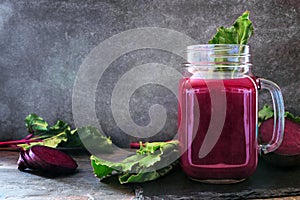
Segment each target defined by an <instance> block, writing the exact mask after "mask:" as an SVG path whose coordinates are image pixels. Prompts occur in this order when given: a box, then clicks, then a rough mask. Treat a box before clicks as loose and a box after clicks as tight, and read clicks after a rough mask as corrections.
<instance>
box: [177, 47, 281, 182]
mask: <svg viewBox="0 0 300 200" xmlns="http://www.w3.org/2000/svg"><path fill="white" fill-rule="evenodd" d="M189 48H191V49H192V50H191V51H188V61H189V64H187V65H186V67H187V70H188V72H189V76H187V77H185V78H183V79H181V80H180V84H179V112H178V113H179V123H180V126H179V141H180V150H181V166H182V168H183V170H184V172H185V173H186V174H187V175H188V176H189V177H190V178H192V179H194V180H198V181H202V182H209V183H233V182H239V181H241V180H244V179H245V178H247V177H249V176H250V175H251V174H252V173H253V172H254V171H255V169H256V167H257V160H258V152H259V151H260V152H262V153H268V152H271V151H273V150H275V149H276V148H277V147H278V146H279V145H280V143H281V140H282V136H283V129H282V128H283V123H282V120H284V117H283V116H282V115H283V114H282V111H283V110H284V108H283V102H282V96H281V93H280V90H275V89H274V88H276V87H272V88H271V89H270V86H271V85H272V86H274V85H273V83H272V82H270V81H267V80H265V79H256V78H254V77H253V76H252V75H251V73H250V65H251V64H250V63H248V59H245V57H246V56H247V55H248V50H249V49H248V46H246V45H244V46H243V47H241V46H239V45H227V46H226V45H218V46H216V45H196V46H190V47H188V50H189ZM244 51H246V52H244ZM243 52H244V53H243ZM189 54H190V55H189ZM220 55H221V56H220ZM220 57H221V58H222V59H220ZM236 57H237V59H234V58H236ZM216 58H217V59H216ZM258 81H259V82H260V83H261V87H262V88H265V89H268V90H269V91H270V92H271V93H274V94H276V95H273V96H276V97H274V102H275V104H274V106H275V107H277V108H278V110H279V112H280V113H279V114H277V120H278V123H277V124H276V127H277V128H276V130H274V137H273V140H272V141H270V143H271V144H265V145H258V143H257V120H258V116H257V112H258V103H257V102H258V84H257V82H258ZM266 83H268V84H266ZM273 90H274V91H273Z"/></svg>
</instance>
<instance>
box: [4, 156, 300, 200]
mask: <svg viewBox="0 0 300 200" xmlns="http://www.w3.org/2000/svg"><path fill="white" fill-rule="evenodd" d="M72 156H73V157H74V159H75V160H76V161H77V162H78V165H79V167H78V172H77V173H76V174H73V175H68V176H59V177H50V176H47V175H46V176H45V175H43V174H39V173H27V172H21V171H19V170H17V165H16V162H17V158H18V152H15V151H0V185H1V187H0V199H13V200H15V199H26V200H27V199H29V200H35V199H41V198H43V199H68V200H69V199H70V200H71V199H73V200H74V199H80V200H81V199H90V200H92V199H260V198H275V197H287V196H290V197H293V199H296V197H295V196H298V195H299V196H300V169H299V168H298V169H297V168H295V169H280V168H277V167H274V166H272V165H270V164H268V163H266V162H265V161H264V160H260V161H259V165H258V168H257V170H256V172H255V173H254V174H253V175H252V176H251V177H250V178H248V179H247V180H245V181H243V182H241V183H236V184H231V185H211V184H203V183H198V182H195V181H191V180H189V179H188V178H187V177H186V176H185V175H184V174H183V173H182V171H181V169H180V167H177V168H176V169H175V170H174V171H172V172H171V173H170V174H168V175H167V176H165V177H162V178H160V179H159V180H156V181H153V182H148V183H143V184H129V185H120V184H119V183H118V182H117V180H116V179H115V178H110V179H107V180H106V181H105V182H99V180H98V179H97V178H96V177H95V176H94V175H93V170H92V168H91V166H90V160H89V155H88V154H86V153H75V154H74V153H73V155H72ZM297 199H298V198H297ZM299 199H300V198H299Z"/></svg>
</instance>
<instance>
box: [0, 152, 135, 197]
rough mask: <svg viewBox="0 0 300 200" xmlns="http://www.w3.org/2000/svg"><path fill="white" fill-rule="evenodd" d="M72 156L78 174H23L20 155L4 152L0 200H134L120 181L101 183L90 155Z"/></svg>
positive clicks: (1, 155)
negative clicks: (76, 165) (19, 168)
mask: <svg viewBox="0 0 300 200" xmlns="http://www.w3.org/2000/svg"><path fill="white" fill-rule="evenodd" d="M69 153H70V152H69ZM71 155H72V157H73V158H74V159H75V160H76V162H77V163H78V170H77V173H75V174H72V175H65V176H64V175H62V176H57V177H55V176H51V175H49V174H45V173H39V172H28V173H27V172H21V171H19V170H18V169H17V159H18V153H17V152H8V151H0V157H1V160H0V177H1V178H0V185H1V187H0V199H7V200H19V199H26V200H39V199H46V200H50V199H68V200H91V199H95V200H96V199H107V200H111V199H124V200H125V199H132V198H133V197H134V191H133V188H132V187H131V186H124V185H120V184H118V183H117V181H111V183H110V184H107V183H101V182H100V181H99V179H97V178H96V177H95V176H94V175H93V169H92V167H91V165H90V160H89V156H88V155H87V154H86V153H77V154H74V151H72V153H71Z"/></svg>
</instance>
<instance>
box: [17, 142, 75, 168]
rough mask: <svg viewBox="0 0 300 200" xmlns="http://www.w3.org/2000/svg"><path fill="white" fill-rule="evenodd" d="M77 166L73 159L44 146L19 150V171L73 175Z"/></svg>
mask: <svg viewBox="0 0 300 200" xmlns="http://www.w3.org/2000/svg"><path fill="white" fill-rule="evenodd" d="M77 166H78V165H77V163H76V162H75V161H74V160H73V158H71V157H70V156H69V155H67V154H66V153H64V152H62V151H60V150H58V149H55V148H51V147H46V146H33V147H31V148H30V149H29V150H26V151H25V150H21V152H20V156H19V160H18V169H19V170H24V169H26V168H29V169H32V170H39V171H45V172H48V173H51V174H67V173H73V172H75V170H76V168H77Z"/></svg>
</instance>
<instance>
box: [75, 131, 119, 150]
mask: <svg viewBox="0 0 300 200" xmlns="http://www.w3.org/2000/svg"><path fill="white" fill-rule="evenodd" d="M77 133H78V134H79V135H80V139H81V140H82V141H84V142H85V144H86V145H88V148H89V149H94V150H95V151H99V153H112V152H113V146H112V141H111V139H110V138H108V137H106V136H104V135H103V134H101V133H100V131H99V130H98V129H97V128H96V127H93V126H85V127H81V128H78V129H77Z"/></svg>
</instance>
